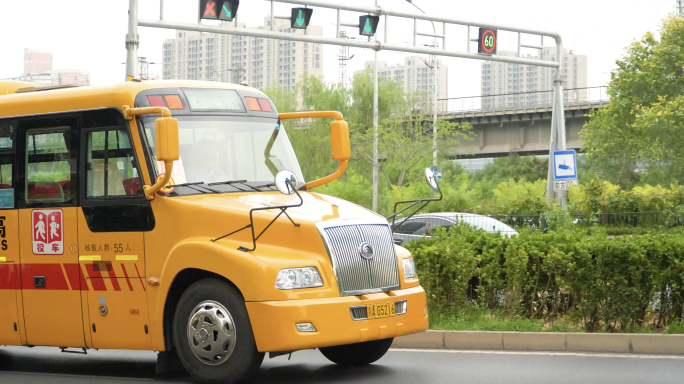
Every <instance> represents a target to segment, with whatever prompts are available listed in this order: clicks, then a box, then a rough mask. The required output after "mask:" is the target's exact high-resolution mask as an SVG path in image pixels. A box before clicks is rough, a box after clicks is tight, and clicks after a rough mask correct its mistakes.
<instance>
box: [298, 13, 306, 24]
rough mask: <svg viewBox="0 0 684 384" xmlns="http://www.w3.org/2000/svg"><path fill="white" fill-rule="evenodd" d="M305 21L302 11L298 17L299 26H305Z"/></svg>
mask: <svg viewBox="0 0 684 384" xmlns="http://www.w3.org/2000/svg"><path fill="white" fill-rule="evenodd" d="M304 21H305V20H304V17H303V16H302V11H301V10H300V11H299V16H297V25H298V26H300V27H301V26H302V25H304Z"/></svg>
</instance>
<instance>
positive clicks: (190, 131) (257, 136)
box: [142, 116, 304, 196]
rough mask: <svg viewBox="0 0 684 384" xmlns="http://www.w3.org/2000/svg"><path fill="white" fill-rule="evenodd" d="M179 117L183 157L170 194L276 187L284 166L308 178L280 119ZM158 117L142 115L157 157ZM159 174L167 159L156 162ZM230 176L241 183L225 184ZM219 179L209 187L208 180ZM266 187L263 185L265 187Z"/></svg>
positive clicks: (175, 169) (150, 147) (176, 164)
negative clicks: (155, 140)
mask: <svg viewBox="0 0 684 384" xmlns="http://www.w3.org/2000/svg"><path fill="white" fill-rule="evenodd" d="M175 118H177V119H178V131H179V134H178V136H179V142H180V159H179V160H177V161H175V162H174V163H173V171H172V172H171V178H172V180H171V181H170V184H172V185H180V184H194V183H204V184H201V185H190V186H186V187H178V188H174V190H173V191H172V192H171V193H169V195H171V196H174V195H188V194H197V193H204V192H206V193H210V192H212V191H213V192H216V191H218V192H239V191H252V192H255V191H257V190H264V191H265V190H274V189H273V186H272V183H273V179H274V177H275V175H276V173H278V172H279V171H282V170H289V171H292V172H293V173H294V174H295V175H296V176H297V179H298V181H299V185H300V186H302V185H303V183H304V177H303V176H302V171H301V169H300V167H299V163H298V162H297V157H296V156H295V153H294V150H293V149H292V145H291V144H290V140H289V139H288V137H287V133H286V132H285V128H284V127H283V126H282V125H279V124H278V120H277V119H267V118H245V117H234V116H175ZM154 120H155V118H153V117H145V118H143V119H142V122H143V126H144V129H145V133H146V135H145V136H146V139H147V145H148V151H149V153H150V158H152V159H155V157H154V153H155V143H154ZM153 167H154V173H155V177H157V176H158V175H160V174H163V173H164V169H165V166H164V163H163V162H159V161H156V160H154V161H153ZM226 181H239V183H229V184H224V183H223V182H226ZM213 183H218V184H214V185H211V186H209V184H213ZM204 187H210V189H207V188H204ZM260 187H261V188H260Z"/></svg>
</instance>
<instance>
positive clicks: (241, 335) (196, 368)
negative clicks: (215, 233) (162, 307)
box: [173, 279, 264, 384]
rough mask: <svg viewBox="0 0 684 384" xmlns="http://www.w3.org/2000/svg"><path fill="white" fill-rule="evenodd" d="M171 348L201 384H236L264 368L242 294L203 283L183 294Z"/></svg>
mask: <svg viewBox="0 0 684 384" xmlns="http://www.w3.org/2000/svg"><path fill="white" fill-rule="evenodd" d="M173 345H174V346H175V347H176V349H177V351H178V357H179V358H180V360H181V362H182V363H183V366H184V367H185V369H186V370H187V371H188V372H189V373H190V374H191V375H192V376H193V377H194V378H195V380H197V381H198V382H200V383H206V384H214V383H225V384H230V383H235V382H238V381H240V380H243V379H246V378H247V377H249V376H250V375H251V374H253V373H254V372H256V370H257V369H258V368H259V366H260V365H261V362H262V361H263V359H264V354H263V353H259V351H258V350H257V347H256V343H255V341H254V334H253V333H252V326H251V323H250V322H249V316H248V314H247V308H246V307H245V303H244V300H243V299H242V295H241V294H240V292H239V291H238V290H237V289H236V288H235V287H233V286H231V285H230V284H228V283H226V282H223V281H221V280H218V279H204V280H200V281H198V282H196V283H194V284H192V285H191V286H190V287H188V289H187V290H186V291H185V292H184V293H183V295H182V296H181V298H180V300H179V301H178V306H177V307H176V313H175V315H174V319H173Z"/></svg>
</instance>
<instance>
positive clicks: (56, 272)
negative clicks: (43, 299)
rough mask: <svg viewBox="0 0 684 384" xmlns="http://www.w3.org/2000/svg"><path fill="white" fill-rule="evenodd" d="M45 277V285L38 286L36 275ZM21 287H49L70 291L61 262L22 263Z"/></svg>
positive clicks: (54, 289) (50, 288)
mask: <svg viewBox="0 0 684 384" xmlns="http://www.w3.org/2000/svg"><path fill="white" fill-rule="evenodd" d="M36 276H43V277H45V287H44V288H37V287H36V284H35V280H34V277H36ZM21 288H22V289H47V290H52V291H68V290H69V286H68V285H67V281H66V278H65V277H64V272H63V271H62V266H61V265H60V264H22V265H21Z"/></svg>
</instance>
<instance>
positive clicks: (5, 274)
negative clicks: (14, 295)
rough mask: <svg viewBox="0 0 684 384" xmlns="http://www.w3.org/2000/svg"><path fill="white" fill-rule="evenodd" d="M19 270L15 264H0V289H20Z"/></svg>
mask: <svg viewBox="0 0 684 384" xmlns="http://www.w3.org/2000/svg"><path fill="white" fill-rule="evenodd" d="M18 273H19V268H17V267H16V266H15V265H14V263H9V264H5V263H3V264H0V289H19V287H17V274H18Z"/></svg>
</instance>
